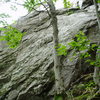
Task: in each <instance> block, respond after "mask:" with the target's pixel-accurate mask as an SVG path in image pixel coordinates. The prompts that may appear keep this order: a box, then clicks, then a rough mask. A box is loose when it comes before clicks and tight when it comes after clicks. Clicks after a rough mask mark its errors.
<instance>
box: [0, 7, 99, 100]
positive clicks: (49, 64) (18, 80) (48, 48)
mask: <svg viewBox="0 0 100 100" xmlns="http://www.w3.org/2000/svg"><path fill="white" fill-rule="evenodd" d="M73 11H74V13H73V14H71V15H68V14H67V10H66V9H63V10H60V11H57V13H58V15H57V18H58V27H59V39H60V42H61V43H63V44H66V43H67V42H69V41H71V39H72V38H73V37H74V35H75V34H77V33H78V32H79V31H80V30H83V31H84V32H85V33H86V34H87V36H88V37H89V39H91V42H92V43H93V42H97V41H98V40H99V39H100V37H98V34H97V33H98V28H97V21H96V14H95V10H94V6H89V7H88V8H86V9H84V10H76V9H73ZM65 12H66V13H65ZM15 27H16V28H18V29H19V30H20V31H21V32H27V34H26V35H25V36H24V37H23V40H22V42H21V44H20V46H19V47H18V48H16V49H14V50H10V49H3V48H2V50H0V100H52V95H53V94H54V87H55V85H54V73H53V42H52V40H53V37H52V27H51V26H50V20H49V18H48V15H47V13H46V12H44V11H41V12H31V13H30V14H28V15H27V16H24V17H22V18H20V19H19V20H18V22H17V24H16V25H15ZM71 56H72V52H70V53H69V55H68V56H67V57H62V66H63V70H62V75H63V77H64V79H65V81H64V84H65V88H68V86H69V85H70V83H71V82H72V81H74V80H75V79H76V78H77V77H78V75H79V74H80V73H81V72H82V71H83V70H79V68H78V56H76V57H75V58H74V59H73V61H70V60H69V59H70V58H71ZM82 67H84V66H82ZM85 67H86V68H87V66H85Z"/></svg>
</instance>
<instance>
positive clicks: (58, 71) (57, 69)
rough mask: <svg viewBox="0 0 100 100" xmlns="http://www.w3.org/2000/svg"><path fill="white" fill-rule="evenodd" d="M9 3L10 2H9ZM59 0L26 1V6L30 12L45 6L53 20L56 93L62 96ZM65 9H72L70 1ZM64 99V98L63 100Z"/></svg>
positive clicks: (66, 0)
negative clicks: (36, 7)
mask: <svg viewBox="0 0 100 100" xmlns="http://www.w3.org/2000/svg"><path fill="white" fill-rule="evenodd" d="M8 1H9V0H8ZM56 1H57V0H26V2H25V4H24V6H25V7H26V8H27V9H28V10H29V11H31V10H33V9H35V6H40V5H43V6H44V8H46V10H47V12H48V15H49V17H50V18H51V25H52V28H53V42H54V73H55V84H56V93H57V95H58V96H59V95H61V94H62V93H63V92H64V83H63V78H62V77H61V68H62V65H61V62H60V56H58V53H57V49H58V45H59V38H58V33H59V31H58V26H57V25H58V23H57V15H56V9H55V5H54V2H56ZM44 3H47V4H48V6H49V9H48V8H47V7H46V6H45V5H44ZM63 3H64V6H65V7H70V6H71V4H70V2H68V0H63ZM35 10H36V9H35ZM63 99H64V97H63V96H62V100H63Z"/></svg>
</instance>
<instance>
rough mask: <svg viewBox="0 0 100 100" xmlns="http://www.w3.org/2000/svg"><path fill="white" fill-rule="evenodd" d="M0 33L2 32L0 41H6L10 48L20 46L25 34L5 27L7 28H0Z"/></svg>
mask: <svg viewBox="0 0 100 100" xmlns="http://www.w3.org/2000/svg"><path fill="white" fill-rule="evenodd" d="M0 31H3V32H4V33H3V35H2V36H0V41H6V43H7V45H8V46H9V47H10V48H15V47H17V46H18V45H19V44H20V42H21V40H22V37H23V35H24V34H25V33H21V32H20V31H19V30H17V29H16V28H14V27H12V26H7V28H0Z"/></svg>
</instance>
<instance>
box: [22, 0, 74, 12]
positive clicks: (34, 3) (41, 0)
mask: <svg viewBox="0 0 100 100" xmlns="http://www.w3.org/2000/svg"><path fill="white" fill-rule="evenodd" d="M52 1H53V2H57V1H58V0H52ZM46 2H47V1H46V0H26V1H25V2H24V7H25V8H26V9H27V10H28V11H29V12H30V11H32V10H33V9H34V8H37V7H40V6H41V5H43V4H45V3H46ZM63 5H64V7H65V8H71V7H72V6H73V4H71V3H70V1H69V0H63Z"/></svg>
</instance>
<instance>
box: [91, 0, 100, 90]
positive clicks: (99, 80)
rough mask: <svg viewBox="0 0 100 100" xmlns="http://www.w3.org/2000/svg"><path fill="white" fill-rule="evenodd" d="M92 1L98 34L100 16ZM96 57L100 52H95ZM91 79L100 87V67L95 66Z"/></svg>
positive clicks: (99, 43)
mask: <svg viewBox="0 0 100 100" xmlns="http://www.w3.org/2000/svg"><path fill="white" fill-rule="evenodd" d="M93 2H94V6H95V10H96V16H97V22H98V27H99V33H98V34H99V35H100V17H99V12H98V5H97V3H96V0H93ZM98 45H100V41H99V42H98ZM99 47H100V46H99ZM97 52H98V50H97ZM98 58H100V53H96V59H98ZM93 80H94V82H95V84H97V85H98V86H99V89H100V67H96V66H95V68H94V75H93Z"/></svg>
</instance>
